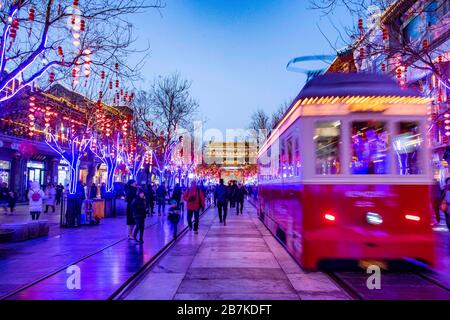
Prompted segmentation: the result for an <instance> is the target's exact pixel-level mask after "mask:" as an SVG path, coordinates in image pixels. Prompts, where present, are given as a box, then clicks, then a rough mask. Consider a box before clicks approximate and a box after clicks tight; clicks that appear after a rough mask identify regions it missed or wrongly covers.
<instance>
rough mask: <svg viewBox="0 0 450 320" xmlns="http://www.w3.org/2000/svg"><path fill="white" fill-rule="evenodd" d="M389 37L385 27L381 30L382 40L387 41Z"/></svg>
mask: <svg viewBox="0 0 450 320" xmlns="http://www.w3.org/2000/svg"><path fill="white" fill-rule="evenodd" d="M388 36H389V33H388V29H387V27H384V28H383V40H387V39H388Z"/></svg>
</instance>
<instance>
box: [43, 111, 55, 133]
mask: <svg viewBox="0 0 450 320" xmlns="http://www.w3.org/2000/svg"><path fill="white" fill-rule="evenodd" d="M52 114H53V113H52V112H51V108H50V106H46V107H45V111H44V122H45V128H46V129H47V128H49V127H50V119H51V116H52Z"/></svg>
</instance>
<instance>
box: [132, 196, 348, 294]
mask: <svg viewBox="0 0 450 320" xmlns="http://www.w3.org/2000/svg"><path fill="white" fill-rule="evenodd" d="M216 212H217V210H216V209H215V208H213V209H210V212H208V214H207V215H206V216H205V217H204V218H203V219H201V221H200V229H199V234H194V233H192V232H190V233H188V234H187V235H185V236H184V237H182V238H181V239H180V240H179V241H178V242H177V243H176V244H175V246H174V247H173V248H172V249H170V250H169V252H168V253H167V254H166V255H165V256H163V257H162V258H161V260H160V261H158V262H157V263H156V265H155V266H154V267H153V268H152V270H151V271H150V272H149V273H148V274H147V275H146V276H145V277H144V278H143V280H142V281H141V282H140V283H139V284H138V285H137V286H136V287H135V288H134V290H133V291H132V292H130V293H129V294H128V296H127V297H126V299H128V300H146V299H151V300H153V299H155V300H168V299H186V300H191V299H212V300H216V299H217V300H222V299H255V300H258V299H269V300H277V299H283V300H287V299H291V300H298V299H305V300H306V299H350V297H349V296H348V295H347V294H346V293H345V292H344V291H343V290H342V289H341V288H339V287H338V286H337V285H336V284H335V283H334V282H333V281H332V280H331V279H330V278H329V277H328V276H326V275H325V274H323V273H321V272H311V273H308V272H306V271H304V270H302V269H301V268H300V266H299V265H298V264H297V263H296V262H295V261H294V260H293V259H292V257H291V256H290V255H289V254H288V253H287V252H286V250H285V249H284V248H283V247H282V246H281V245H280V244H279V243H278V241H277V240H276V239H275V238H274V237H273V236H272V234H271V233H270V232H269V231H268V230H267V229H266V227H265V226H264V225H263V224H262V223H261V222H260V221H259V219H258V218H257V216H256V210H255V209H254V207H253V206H251V205H250V204H249V203H246V208H245V212H244V215H240V216H236V215H235V212H234V210H232V211H231V212H229V217H228V221H227V225H226V226H223V225H221V224H220V223H219V220H218V217H217V213H216Z"/></svg>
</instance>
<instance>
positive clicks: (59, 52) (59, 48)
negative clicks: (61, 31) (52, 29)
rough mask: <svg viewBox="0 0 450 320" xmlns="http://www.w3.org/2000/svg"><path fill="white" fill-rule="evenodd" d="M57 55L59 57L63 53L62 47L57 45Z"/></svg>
mask: <svg viewBox="0 0 450 320" xmlns="http://www.w3.org/2000/svg"><path fill="white" fill-rule="evenodd" d="M58 55H59V56H61V57H62V56H63V55H64V53H63V48H62V47H58Z"/></svg>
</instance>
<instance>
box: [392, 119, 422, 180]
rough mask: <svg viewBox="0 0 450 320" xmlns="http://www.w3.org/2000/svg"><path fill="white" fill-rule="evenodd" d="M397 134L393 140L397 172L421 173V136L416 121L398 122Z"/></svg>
mask: <svg viewBox="0 0 450 320" xmlns="http://www.w3.org/2000/svg"><path fill="white" fill-rule="evenodd" d="M398 125H399V135H398V136H396V137H395V140H394V150H395V153H396V159H397V174H400V175H409V174H422V173H423V171H422V166H421V163H420V147H421V145H422V143H423V138H422V135H421V133H420V127H419V125H418V124H417V123H416V122H400V123H399V124H398Z"/></svg>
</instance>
